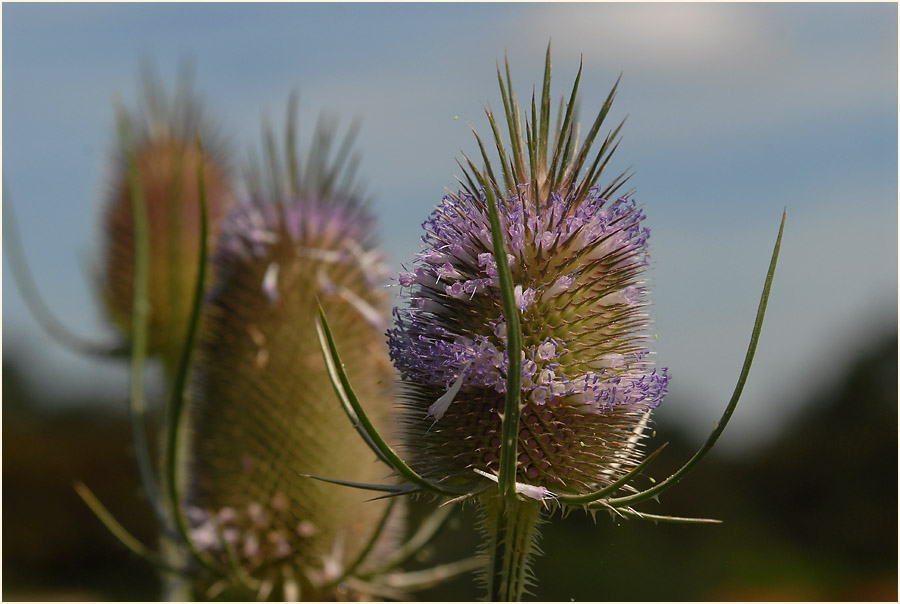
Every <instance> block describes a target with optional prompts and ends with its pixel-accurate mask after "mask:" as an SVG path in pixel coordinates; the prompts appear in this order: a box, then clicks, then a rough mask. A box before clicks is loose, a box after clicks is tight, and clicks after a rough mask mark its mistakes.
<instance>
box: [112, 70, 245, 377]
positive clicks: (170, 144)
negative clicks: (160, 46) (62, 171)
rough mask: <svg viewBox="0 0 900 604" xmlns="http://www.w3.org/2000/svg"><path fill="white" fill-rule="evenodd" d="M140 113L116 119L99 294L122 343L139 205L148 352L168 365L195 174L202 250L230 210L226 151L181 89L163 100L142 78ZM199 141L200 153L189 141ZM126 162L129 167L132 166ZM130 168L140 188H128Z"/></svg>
mask: <svg viewBox="0 0 900 604" xmlns="http://www.w3.org/2000/svg"><path fill="white" fill-rule="evenodd" d="M145 86H146V90H145V97H146V98H145V105H146V107H145V108H143V111H142V112H141V113H138V114H135V115H128V114H124V113H123V115H122V116H120V117H121V119H122V120H123V121H124V130H125V131H126V132H124V133H122V136H120V140H119V142H118V148H117V149H116V159H115V169H114V173H113V176H112V185H111V187H110V190H109V193H108V198H107V200H106V203H105V212H104V216H103V224H102V234H103V258H102V263H103V264H102V273H101V280H102V289H103V294H104V299H105V301H106V305H107V308H108V311H109V314H110V318H111V319H112V321H113V323H114V324H115V325H116V326H117V327H118V328H119V329H120V331H121V332H122V333H123V334H125V335H126V337H127V336H128V334H129V333H130V331H131V317H132V305H133V303H134V300H133V296H134V259H135V255H134V249H135V230H134V213H133V212H132V207H133V206H132V198H133V197H134V196H135V195H136V194H138V195H139V196H140V198H141V199H142V200H143V203H144V208H145V210H146V216H147V222H148V231H149V233H148V235H149V248H150V268H149V302H150V315H149V323H150V324H149V342H148V351H149V353H150V354H152V355H157V356H161V357H162V358H163V359H164V360H165V361H166V362H167V363H168V364H169V365H170V366H172V365H173V364H174V363H175V362H176V361H177V359H178V356H179V354H180V352H181V347H182V344H183V342H184V337H185V333H186V329H187V323H188V318H189V313H190V308H191V302H192V296H193V291H194V283H195V281H196V279H197V269H198V267H197V257H198V254H199V242H200V196H199V189H198V173H199V171H200V169H201V167H202V170H203V175H204V179H205V190H206V203H207V208H208V217H209V245H210V250H212V246H213V245H214V243H215V240H216V238H217V236H218V232H219V226H218V225H219V223H220V222H221V220H222V218H223V217H224V216H225V214H227V212H228V211H229V210H230V209H231V208H232V207H233V206H234V200H233V196H232V186H231V180H230V170H229V165H228V159H227V151H226V149H225V146H224V144H223V143H222V142H221V141H220V140H219V138H218V137H217V136H216V134H215V131H214V130H213V128H212V127H211V126H210V125H209V124H208V122H206V121H205V119H204V116H203V113H202V108H201V106H200V103H199V102H198V101H197V100H196V99H194V98H193V97H192V96H191V95H190V93H189V91H188V90H187V89H182V90H181V91H179V92H178V93H176V94H175V96H174V98H173V99H171V100H169V99H166V98H165V95H164V93H163V91H162V90H161V87H160V85H159V84H158V83H157V81H156V80H155V79H153V76H146V78H145ZM197 138H200V139H201V140H202V141H203V142H204V146H205V149H206V150H205V152H204V153H202V154H201V153H200V151H199V150H198V149H197V146H196V139H197ZM132 161H133V164H132ZM132 169H133V170H134V172H136V176H137V180H138V181H139V183H140V191H136V190H135V189H134V187H133V184H134V180H133V178H132V177H133V174H132Z"/></svg>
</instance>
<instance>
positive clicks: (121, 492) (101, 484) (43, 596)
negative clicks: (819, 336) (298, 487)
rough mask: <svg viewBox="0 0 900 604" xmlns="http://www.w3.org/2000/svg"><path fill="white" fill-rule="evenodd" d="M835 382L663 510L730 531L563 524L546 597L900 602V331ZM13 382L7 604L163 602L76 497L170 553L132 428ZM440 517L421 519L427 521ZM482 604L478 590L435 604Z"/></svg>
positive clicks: (672, 461)
mask: <svg viewBox="0 0 900 604" xmlns="http://www.w3.org/2000/svg"><path fill="white" fill-rule="evenodd" d="M823 371H824V370H823ZM827 373H830V374H835V373H837V374H838V375H840V374H841V373H843V375H844V378H843V379H842V380H841V381H840V383H839V384H838V386H837V387H834V386H833V385H832V386H830V387H828V388H824V387H819V386H818V385H817V384H810V385H809V388H808V392H809V393H810V394H809V397H808V400H805V401H797V402H796V403H795V402H793V401H785V405H788V404H790V405H792V406H793V405H794V404H797V405H800V406H801V407H800V408H802V409H804V410H805V413H803V414H802V420H799V421H797V422H796V423H795V424H793V425H789V426H787V427H784V428H781V429H780V434H779V435H777V436H776V437H775V438H773V439H772V440H771V441H770V442H771V444H770V445H768V446H766V447H764V448H761V449H757V450H754V451H751V452H749V453H747V454H746V455H744V456H741V457H736V458H728V457H726V456H723V455H713V456H712V457H710V458H707V459H706V460H704V462H703V463H702V464H700V466H699V467H698V468H697V470H696V471H695V472H694V473H693V474H691V475H690V476H689V477H687V478H686V479H685V480H684V481H683V482H682V483H681V484H679V485H678V486H677V487H676V488H673V489H672V490H670V491H669V492H667V493H666V495H665V496H664V498H663V501H662V502H661V505H660V506H659V509H655V506H652V505H651V506H649V507H646V508H645V511H649V512H657V513H666V514H675V515H698V516H707V517H714V518H719V519H721V520H723V521H724V523H723V524H721V525H712V526H679V525H653V524H652V523H649V522H638V521H635V520H628V521H625V520H613V519H611V518H610V516H609V515H608V514H598V515H597V517H596V523H595V522H594V521H593V520H592V519H591V518H590V517H589V516H586V515H585V514H582V513H579V512H575V513H572V514H571V515H570V516H568V517H567V518H565V519H560V518H559V516H558V514H557V515H555V516H554V518H553V519H552V521H551V522H550V523H549V524H548V525H547V527H546V528H545V530H544V532H543V539H542V543H541V545H542V549H543V550H544V552H545V555H543V556H541V557H540V558H538V560H537V563H536V568H535V572H536V575H537V576H538V577H539V578H540V581H539V582H538V584H537V587H536V589H535V590H534V598H535V599H538V600H553V601H567V600H572V599H574V600H626V601H634V600H844V601H846V600H888V601H891V600H893V601H896V600H897V562H898V559H897V534H898V533H897V334H896V332H894V333H891V334H888V335H886V336H885V337H884V338H883V340H882V341H880V342H873V343H872V347H871V349H870V350H869V351H868V352H867V353H866V354H865V355H862V356H860V357H859V359H858V361H857V362H855V364H854V365H853V366H850V367H846V368H832V369H828V371H827ZM3 378H4V379H3V579H4V582H3V594H2V595H3V599H5V600H9V599H15V600H48V599H67V600H141V599H144V600H146V599H151V600H152V599H157V598H158V597H159V595H158V581H157V578H156V576H155V572H154V571H153V569H151V568H149V567H148V566H147V565H146V564H144V563H143V562H142V561H140V560H138V559H136V558H135V557H134V556H132V555H131V554H129V553H128V552H127V551H126V550H125V549H124V548H123V547H122V546H121V545H119V544H118V543H117V542H116V541H115V540H114V539H113V537H111V536H110V535H109V534H108V533H107V532H106V530H105V529H104V528H103V527H102V526H101V524H100V523H99V522H98V521H97V520H96V518H94V517H92V515H91V513H90V512H89V511H88V510H87V508H86V506H84V504H83V503H82V502H81V501H80V500H79V499H78V498H77V496H76V495H75V493H74V491H73V490H72V488H71V482H72V481H73V480H75V479H81V480H84V481H85V482H86V483H87V484H88V485H90V486H91V488H92V489H94V491H95V492H96V493H97V495H98V496H99V497H100V498H101V500H102V501H104V503H106V505H107V506H108V507H109V508H110V510H111V511H113V512H114V513H115V514H116V516H117V517H118V518H119V519H120V520H121V521H122V523H123V524H124V525H125V526H126V527H128V528H129V529H130V530H132V531H133V532H134V533H135V534H136V535H137V536H138V537H139V538H141V539H142V540H143V541H144V542H145V543H151V544H152V543H153V539H154V536H153V535H154V522H153V518H152V516H151V514H150V511H149V508H148V507H147V505H146V502H145V501H144V500H143V499H142V497H141V495H140V489H139V486H138V481H137V473H136V470H135V465H134V459H133V457H132V455H131V454H130V445H129V440H130V439H129V432H128V424H127V420H126V418H125V416H124V414H122V415H118V414H115V413H113V412H111V411H104V410H105V409H111V408H113V407H114V405H111V404H101V402H100V401H96V400H94V401H83V400H72V401H36V400H33V399H32V397H31V395H30V393H29V391H28V390H27V389H26V386H25V383H24V382H23V380H22V378H21V375H20V373H19V368H18V367H17V365H16V357H15V356H14V353H13V354H9V353H8V354H5V355H4V362H3ZM751 379H752V375H751ZM827 382H828V380H824V381H823V383H827ZM666 404H667V405H678V404H679V403H678V401H677V400H674V399H672V400H667V401H666ZM120 408H121V409H123V410H124V409H125V404H124V401H122V404H121V405H120ZM735 421H736V422H739V421H740V408H739V409H738V413H737V416H736V417H735ZM725 438H727V432H726V435H725ZM654 441H655V442H656V443H657V444H661V443H662V442H663V441H669V442H670V443H671V444H670V445H669V447H668V448H667V449H666V451H665V453H664V454H663V455H662V456H661V457H660V459H659V460H657V462H655V464H654V467H653V468H652V474H653V476H655V477H657V478H662V477H665V476H666V475H667V474H668V473H670V472H672V471H674V470H675V469H676V468H677V467H678V465H680V463H681V462H683V460H684V459H685V458H686V457H687V456H688V455H690V454H691V453H692V452H693V450H694V449H695V448H696V446H697V443H694V442H687V441H686V439H685V437H684V436H683V435H681V434H679V433H678V432H676V431H675V429H674V428H671V427H669V426H666V425H659V426H657V436H656V437H655V439H654ZM653 445H654V443H653V442H651V443H649V444H648V446H649V447H650V448H651V450H652V448H653ZM336 488H337V487H336ZM430 505H431V504H430V503H429V502H428V501H418V502H416V503H415V505H414V508H415V509H413V510H412V512H411V515H412V516H417V515H421V514H422V513H423V512H424V511H425V510H427V509H428V508H429V507H430ZM473 519H474V514H472V510H471V509H467V510H463V511H462V513H460V514H458V515H457V517H456V518H455V519H454V521H453V522H452V523H451V526H450V528H449V529H447V530H446V531H445V532H444V533H443V534H442V536H441V537H440V539H439V540H438V541H437V542H436V543H435V544H434V545H433V546H432V547H431V548H430V549H431V556H430V557H428V559H424V560H421V561H420V562H418V563H417V564H418V565H419V566H420V567H424V566H427V565H429V564H433V563H434V562H437V561H449V560H453V559H458V558H459V557H461V556H465V555H467V554H469V553H471V552H472V551H474V549H475V548H476V546H477V543H478V540H477V538H476V536H475V534H474V531H473V529H472V522H473ZM480 595H481V589H480V588H479V587H478V586H477V585H475V582H474V581H473V580H472V578H471V577H461V578H459V579H456V580H454V581H452V582H450V583H447V584H445V585H442V586H440V587H437V588H433V589H431V590H429V591H427V592H423V593H421V594H419V596H420V599H423V600H429V599H430V600H474V599H475V598H478V597H480Z"/></svg>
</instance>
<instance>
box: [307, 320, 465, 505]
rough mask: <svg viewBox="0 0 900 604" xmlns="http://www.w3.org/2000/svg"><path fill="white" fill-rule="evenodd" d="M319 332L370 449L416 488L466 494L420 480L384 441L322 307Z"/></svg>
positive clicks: (332, 373)
mask: <svg viewBox="0 0 900 604" xmlns="http://www.w3.org/2000/svg"><path fill="white" fill-rule="evenodd" d="M316 330H317V332H318V334H319V344H320V346H321V348H322V356H323V357H324V359H325V365H326V367H327V369H328V377H329V378H330V379H331V385H332V387H333V388H334V391H335V393H336V394H337V395H338V398H339V399H341V402H342V403H346V404H348V405H350V407H351V408H352V409H353V412H354V413H355V414H356V417H357V419H358V420H359V425H360V428H361V430H362V431H365V433H366V435H367V437H368V438H367V439H366V442H368V443H370V445H369V446H370V447H374V448H375V449H377V452H378V453H380V456H383V457H384V458H385V459H386V460H387V464H388V465H390V467H391V468H393V469H394V471H396V472H397V473H398V474H400V475H401V476H403V477H404V478H406V479H407V480H409V481H410V482H412V483H413V484H414V485H416V486H420V487H422V488H424V489H427V490H430V491H433V492H436V493H440V494H442V495H449V496H453V495H460V494H462V493H464V492H465V491H463V490H459V489H452V488H449V487H447V486H445V485H442V484H438V483H436V482H432V481H430V480H427V479H425V478H423V477H421V476H419V475H418V474H417V473H416V472H415V471H414V470H413V469H412V468H410V467H409V466H408V465H407V464H406V462H405V461H403V459H401V458H400V456H399V455H397V453H396V452H395V451H394V450H393V449H392V448H391V446H390V445H389V444H387V442H385V440H384V439H383V438H382V437H381V435H380V434H379V433H378V430H376V429H375V426H374V425H373V424H372V421H371V420H370V419H369V417H368V416H367V415H366V412H365V410H364V409H363V408H362V405H360V403H359V399H358V398H357V396H356V393H355V392H354V391H353V387H352V386H351V385H350V380H349V378H348V377H347V373H346V372H345V371H344V364H343V363H342V362H341V357H340V354H339V353H338V350H337V345H336V344H335V343H334V336H333V334H332V333H331V328H330V327H329V326H328V319H327V318H326V317H325V311H324V310H323V309H322V307H321V306H319V320H318V321H317V322H316Z"/></svg>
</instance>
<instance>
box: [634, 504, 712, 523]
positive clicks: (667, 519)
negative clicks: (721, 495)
mask: <svg viewBox="0 0 900 604" xmlns="http://www.w3.org/2000/svg"><path fill="white" fill-rule="evenodd" d="M619 511H620V512H622V514H624V515H625V516H628V517H630V518H639V519H641V520H651V521H653V522H664V523H670V524H721V523H722V521H721V520H716V519H715V518H691V517H684V516H660V515H658V514H647V513H645V512H638V511H637V510H632V509H631V508H624V509H620V510H619Z"/></svg>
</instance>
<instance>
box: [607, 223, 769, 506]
mask: <svg viewBox="0 0 900 604" xmlns="http://www.w3.org/2000/svg"><path fill="white" fill-rule="evenodd" d="M786 217H787V212H786V211H785V213H783V214H782V215H781V226H780V227H779V229H778V238H777V239H776V240H775V249H774V250H773V251H772V259H771V260H770V261H769V270H768V272H767V273H766V281H765V284H764V285H763V291H762V295H761V296H760V300H759V307H758V308H757V311H756V321H755V322H754V323H753V332H752V333H751V334H750V345H749V346H748V347H747V354H746V356H745V357H744V364H743V366H742V367H741V373H740V376H739V377H738V381H737V384H736V385H735V387H734V393H733V394H732V395H731V400H730V401H729V403H728V406H727V407H726V408H725V412H724V413H722V417H721V418H720V419H719V421H718V422H717V423H716V427H715V428H714V429H713V431H712V433H711V434H710V435H709V438H708V439H706V442H705V443H703V446H702V447H700V449H699V450H698V451H697V452H696V453H694V456H693V457H691V458H690V459H689V460H688V461H687V462H686V463H685V464H684V465H683V466H681V468H680V469H679V470H678V471H677V472H675V473H674V474H672V475H671V476H669V477H668V478H666V479H665V480H663V481H662V482H660V483H659V484H656V485H654V486H653V487H650V488H649V489H647V490H646V491H641V492H640V493H635V494H633V495H627V496H625V497H618V498H615V499H609V500H607V502H606V503H608V504H609V505H611V506H614V507H621V506H627V505H631V504H635V503H640V502H641V501H646V500H648V499H652V498H654V497H656V496H658V495H659V494H660V493H662V492H663V491H665V490H667V489H668V488H669V487H671V486H672V485H674V484H675V483H677V482H678V481H679V480H681V479H682V478H684V476H685V475H686V474H687V473H688V472H690V471H691V469H693V467H694V466H695V465H697V463H699V461H700V460H701V459H703V457H704V456H705V455H706V454H707V453H708V452H709V451H710V449H712V448H713V445H715V444H716V441H717V440H718V439H719V436H720V435H721V434H722V432H723V431H724V430H725V426H726V425H727V424H728V420H730V419H731V416H732V414H733V413H734V410H735V408H736V407H737V404H738V401H739V400H740V398H741V393H742V392H743V391H744V384H745V383H746V381H747V376H748V375H749V374H750V366H751V365H752V364H753V356H754V355H755V354H756V345H757V343H758V342H759V334H760V332H761V331H762V325H763V319H765V316H766V306H768V304H769V292H770V291H771V290H772V281H773V279H774V278H775V265H776V264H777V262H778V252H779V250H780V249H781V236H782V234H783V233H784V222H785V218H786Z"/></svg>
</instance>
